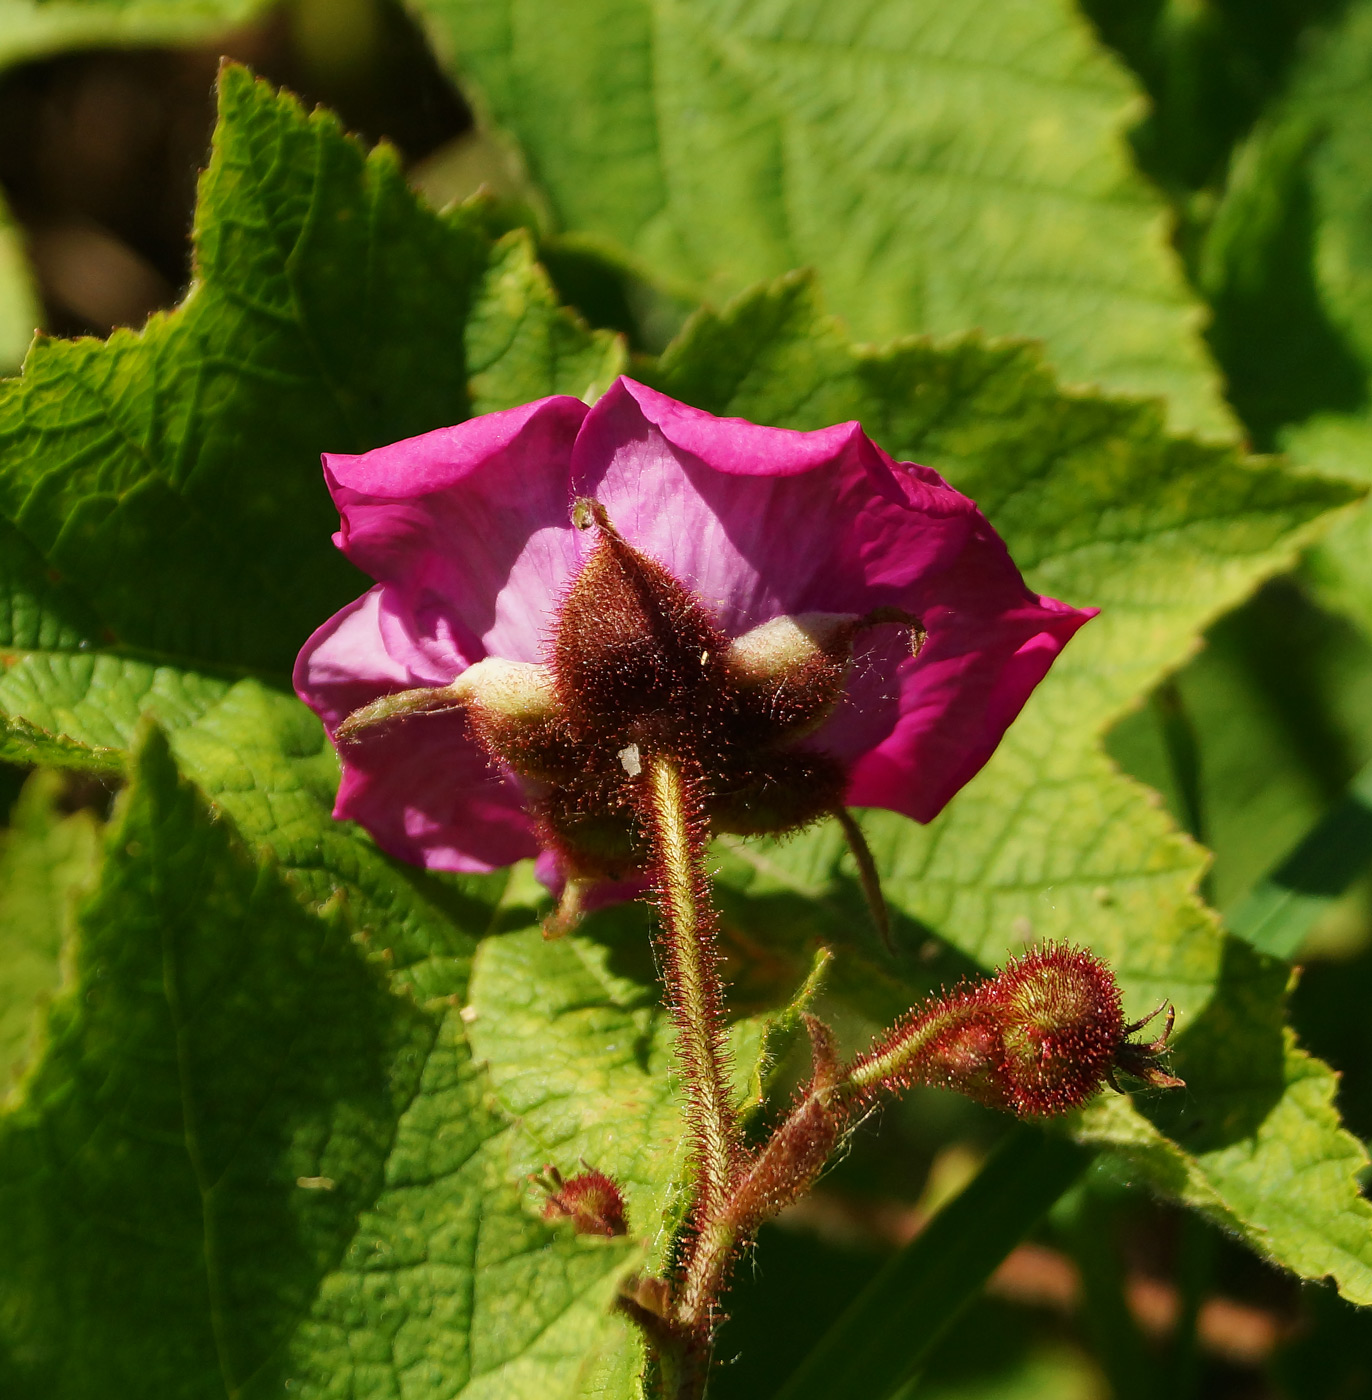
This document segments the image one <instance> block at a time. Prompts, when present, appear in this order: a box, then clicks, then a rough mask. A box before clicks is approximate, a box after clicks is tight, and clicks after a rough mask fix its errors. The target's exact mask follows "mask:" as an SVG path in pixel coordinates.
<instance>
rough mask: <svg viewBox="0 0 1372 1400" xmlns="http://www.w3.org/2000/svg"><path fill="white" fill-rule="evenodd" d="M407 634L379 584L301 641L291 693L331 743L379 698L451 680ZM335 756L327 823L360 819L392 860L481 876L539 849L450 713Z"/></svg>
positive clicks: (372, 736)
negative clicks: (339, 774) (347, 721)
mask: <svg viewBox="0 0 1372 1400" xmlns="http://www.w3.org/2000/svg"><path fill="white" fill-rule="evenodd" d="M412 631H413V627H412V622H411V621H410V620H409V619H408V618H407V617H406V616H405V610H404V606H403V601H401V600H398V599H397V598H396V596H395V592H394V590H393V589H392V588H391V587H390V586H389V585H387V584H378V585H377V586H376V587H375V588H373V589H371V590H370V591H369V592H367V593H364V594H363V595H362V597H361V598H359V599H357V601H356V602H354V603H350V604H349V605H348V606H347V607H346V608H344V609H343V610H342V611H341V612H339V613H337V614H336V615H335V616H334V617H332V618H330V619H329V621H328V622H326V623H325V624H324V625H323V626H322V627H321V628H319V629H318V631H316V632H315V633H314V635H313V636H311V637H310V639H309V641H308V642H306V643H305V646H304V648H303V649H302V651H301V653H300V656H299V658H298V659H297V661H296V664H295V675H294V681H295V688H296V693H297V694H298V695H299V696H300V698H301V699H302V700H303V701H304V702H305V703H306V704H307V705H309V706H310V708H311V709H313V710H314V711H315V713H316V714H318V715H319V716H320V718H321V719H323V721H324V726H325V728H326V729H327V730H328V732H329V734H330V736H332V734H333V732H334V730H335V729H336V728H337V727H338V725H339V723H340V722H341V721H342V720H343V719H344V718H345V717H346V716H347V715H349V714H351V713H352V711H353V710H355V709H357V708H358V707H359V706H361V705H365V704H366V703H367V702H368V701H370V700H374V699H376V697H377V696H378V695H384V694H389V693H391V692H394V691H397V690H409V689H412V688H414V687H416V686H428V685H442V684H446V683H447V681H449V680H451V679H452V676H453V675H454V674H456V671H449V670H448V669H447V668H446V667H445V668H441V669H439V670H437V671H435V669H434V668H433V666H432V664H431V663H432V657H431V655H430V654H429V652H428V651H427V650H426V649H425V648H424V647H423V646H421V645H419V644H418V643H416V642H415V641H414V639H413V636H412ZM463 669H465V663H460V662H459V663H458V664H457V671H461V670H463ZM340 759H341V761H342V765H343V778H342V782H341V784H340V786H339V790H338V800H337V802H336V804H335V806H334V816H335V817H340V818H349V819H351V820H353V821H356V822H358V823H360V824H361V825H362V826H364V827H365V828H366V829H367V830H368V831H369V832H371V834H372V836H373V837H374V838H375V840H376V843H377V845H379V846H380V847H381V848H382V850H384V851H387V852H389V853H390V854H391V855H394V856H398V857H399V858H400V859H402V860H407V861H411V862H413V863H414V864H417V865H423V866H427V867H428V868H429V869H430V870H459V871H483V870H492V869H494V868H496V867H497V866H501V865H508V864H510V863H511V862H512V861H516V860H521V859H523V858H524V857H525V856H531V855H534V854H535V853H536V851H537V849H538V847H537V843H536V842H535V840H534V837H533V825H532V823H531V821H530V820H529V817H528V815H527V814H526V812H525V811H524V799H523V794H522V793H521V791H520V789H519V787H518V785H517V784H516V783H515V782H514V781H513V779H511V778H509V777H507V776H505V775H503V774H501V773H500V772H499V771H497V770H496V769H494V768H493V767H492V766H491V764H490V762H489V761H488V760H487V758H486V756H485V754H484V753H483V752H482V751H481V750H480V749H479V748H478V747H477V746H476V744H474V743H473V742H472V739H471V737H470V735H469V734H468V732H467V725H466V720H465V718H464V717H463V716H462V715H460V714H431V715H417V716H415V717H413V718H411V719H408V720H402V721H398V722H396V723H393V724H391V725H388V726H386V727H384V728H381V729H378V730H376V731H374V732H372V733H369V734H366V735H364V736H363V737H362V738H360V739H359V740H357V741H356V742H354V743H351V744H348V745H346V746H344V747H342V748H341V749H340Z"/></svg>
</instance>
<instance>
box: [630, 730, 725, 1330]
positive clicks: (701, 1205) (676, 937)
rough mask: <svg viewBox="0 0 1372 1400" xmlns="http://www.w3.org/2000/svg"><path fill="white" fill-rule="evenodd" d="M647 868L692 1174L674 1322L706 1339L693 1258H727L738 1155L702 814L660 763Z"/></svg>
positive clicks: (651, 774)
mask: <svg viewBox="0 0 1372 1400" xmlns="http://www.w3.org/2000/svg"><path fill="white" fill-rule="evenodd" d="M643 767H644V776H645V778H646V782H647V794H648V800H647V803H646V804H645V806H646V811H645V816H646V818H647V823H648V826H649V829H650V832H651V838H652V849H653V867H654V871H655V874H656V880H657V887H658V891H657V892H658V900H659V907H660V910H661V914H662V923H663V945H664V951H665V953H666V956H665V958H664V960H663V961H664V975H665V978H666V982H667V997H668V1002H669V1004H670V1006H671V1010H672V1015H673V1018H674V1019H675V1021H676V1026H677V1058H678V1061H679V1062H680V1065H681V1071H682V1077H683V1078H684V1080H685V1084H686V1095H687V1121H688V1126H689V1129H690V1131H691V1135H692V1137H693V1139H694V1142H693V1147H694V1153H695V1159H696V1167H697V1181H696V1200H695V1208H694V1212H693V1214H694V1221H695V1225H696V1228H697V1231H698V1233H697V1235H696V1237H695V1242H694V1246H693V1248H692V1253H691V1257H690V1258H689V1259H688V1261H687V1267H686V1279H685V1286H684V1288H683V1291H682V1296H681V1299H680V1300H679V1303H678V1308H677V1313H678V1319H679V1321H680V1322H681V1323H682V1325H683V1326H684V1327H686V1328H687V1329H688V1330H690V1331H693V1332H702V1331H703V1332H705V1333H708V1330H709V1326H710V1310H711V1307H712V1305H713V1303H714V1295H713V1294H712V1293H710V1292H709V1290H708V1289H702V1287H701V1285H702V1284H704V1283H705V1281H706V1277H707V1275H709V1276H712V1275H713V1274H714V1273H716V1272H717V1271H715V1270H706V1271H704V1272H702V1271H701V1270H700V1269H699V1268H698V1267H696V1266H695V1261H696V1260H697V1259H698V1258H699V1257H700V1255H701V1254H702V1252H710V1253H714V1252H717V1251H718V1250H719V1249H720V1248H721V1247H722V1248H723V1249H724V1250H725V1251H726V1252H727V1251H728V1250H729V1249H731V1248H732V1245H733V1240H732V1236H731V1234H730V1238H728V1239H727V1240H726V1239H719V1240H716V1239H714V1236H715V1235H717V1234H720V1233H721V1231H723V1232H724V1233H730V1232H728V1229H727V1226H724V1225H723V1223H722V1221H721V1219H720V1218H721V1216H722V1215H723V1213H724V1210H725V1207H726V1205H727V1203H728V1200H729V1193H730V1190H731V1188H732V1186H733V1184H734V1183H733V1177H734V1168H735V1163H736V1161H737V1159H738V1153H739V1127H738V1117H737V1115H736V1114H735V1113H734V1110H733V1105H732V1104H731V1102H730V1096H729V1083H728V1077H727V1075H726V1074H725V1067H724V1046H723V1037H724V1032H723V1002H724V992H723V984H722V983H721V981H720V977H719V968H718V957H717V954H716V952H715V914H714V908H713V906H712V905H711V903H710V899H709V894H708V881H707V877H706V874H705V866H704V844H705V840H704V832H705V829H706V828H705V823H704V818H703V813H702V812H701V811H700V810H699V807H700V804H699V799H698V797H697V796H696V792H695V788H694V785H693V784H692V783H691V782H690V781H689V780H688V779H687V778H686V777H685V775H683V773H682V771H681V768H680V767H679V766H678V764H677V763H676V762H675V761H674V760H672V759H670V758H666V757H663V756H652V757H649V758H648V759H646V760H645V762H644V765H643Z"/></svg>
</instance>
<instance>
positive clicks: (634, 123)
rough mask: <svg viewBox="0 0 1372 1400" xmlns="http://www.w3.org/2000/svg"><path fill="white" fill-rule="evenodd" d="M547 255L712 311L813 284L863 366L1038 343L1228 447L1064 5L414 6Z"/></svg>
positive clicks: (1100, 89)
mask: <svg viewBox="0 0 1372 1400" xmlns="http://www.w3.org/2000/svg"><path fill="white" fill-rule="evenodd" d="M412 5H413V8H414V9H415V10H417V11H418V13H419V14H420V15H421V16H423V17H424V18H425V19H426V20H427V21H428V23H429V26H430V29H431V31H432V33H433V35H434V39H435V42H436V44H437V47H438V49H439V51H440V54H445V53H446V55H447V56H448V57H449V58H450V61H451V63H452V66H453V67H454V69H455V70H456V72H457V74H458V76H459V78H460V79H461V81H462V82H463V84H464V89H465V90H468V91H470V92H471V93H472V94H474V97H475V99H476V100H477V102H478V104H479V105H480V106H481V107H482V108H483V110H484V112H485V114H486V115H487V117H488V118H489V119H490V120H491V121H492V122H494V123H496V124H497V125H499V126H500V127H502V128H505V129H506V130H507V131H508V132H509V133H511V134H512V135H513V137H514V138H515V139H516V140H517V142H518V143H519V145H520V147H521V148H522V151H523V154H524V158H525V160H526V162H527V164H528V166H529V170H530V173H531V175H532V177H533V179H534V181H535V182H536V183H537V184H538V185H539V186H540V187H541V190H542V191H543V193H544V194H545V196H546V198H547V202H548V204H549V206H550V207H551V211H552V216H553V218H554V220H555V221H556V223H557V225H558V226H559V228H560V229H561V230H563V231H564V232H566V233H567V234H570V235H573V236H574V237H575V238H578V239H581V240H583V241H585V242H587V243H589V244H592V245H594V246H597V247H603V248H605V249H607V250H610V251H611V252H614V253H618V254H620V255H622V256H627V257H628V258H629V259H630V260H631V261H632V262H633V263H634V264H635V265H636V266H637V267H638V268H639V269H641V270H642V271H643V272H644V273H646V274H647V275H648V276H649V277H656V278H660V279H663V280H664V281H666V282H668V283H670V284H671V285H673V286H674V287H675V288H676V289H677V290H678V291H679V292H680V293H681V294H683V295H686V296H689V297H690V298H691V299H692V300H695V299H697V298H699V297H701V296H704V297H707V298H710V299H714V300H716V301H718V300H720V299H723V298H725V297H728V296H731V295H733V294H734V293H736V292H738V291H740V290H741V289H742V288H744V287H746V286H748V285H749V284H751V283H753V282H756V281H758V280H759V279H762V278H768V277H774V276H776V275H777V274H779V273H783V272H786V271H787V270H789V269H791V268H795V267H802V266H810V267H814V268H816V269H817V270H818V271H819V273H820V275H821V276H822V278H823V280H824V285H825V287H826V289H827V291H828V294H829V296H830V297H831V299H832V302H833V305H834V307H835V308H836V310H837V311H838V312H839V313H840V314H842V315H843V316H844V317H845V319H846V320H847V321H848V323H849V324H850V325H851V326H852V328H853V331H854V333H855V334H856V335H857V336H858V337H859V338H861V339H864V340H865V339H877V340H881V339H888V338H890V337H891V336H893V335H899V334H902V333H907V332H910V331H928V332H933V333H936V334H944V333H948V332H953V331H962V330H965V329H966V328H968V327H972V326H982V327H984V328H985V329H986V330H987V331H989V332H992V333H996V334H1016V335H1032V336H1037V337H1041V338H1042V339H1043V340H1044V342H1045V343H1046V345H1047V347H1048V353H1049V356H1050V358H1051V359H1052V361H1053V362H1054V363H1055V364H1056V365H1057V366H1058V367H1059V369H1060V370H1061V372H1062V374H1063V375H1064V376H1065V378H1066V379H1068V380H1069V381H1084V382H1087V383H1103V384H1106V385H1108V386H1110V387H1111V388H1114V389H1126V390H1130V391H1134V392H1139V391H1143V392H1147V393H1152V394H1165V395H1167V396H1168V400H1169V404H1170V405H1171V408H1170V410H1169V411H1171V412H1173V413H1174V414H1175V418H1176V421H1177V422H1178V423H1180V424H1182V425H1185V426H1188V427H1193V428H1201V429H1204V430H1206V431H1208V432H1212V433H1225V434H1227V433H1229V432H1230V431H1231V430H1232V429H1231V420H1230V418H1229V416H1228V413H1227V410H1226V409H1225V408H1224V406H1223V404H1222V402H1221V400H1220V398H1219V395H1218V392H1217V385H1216V382H1215V379H1214V376H1213V374H1212V372H1211V370H1210V368H1209V365H1208V363H1207V361H1206V357H1205V354H1204V352H1203V350H1202V348H1201V346H1200V343H1199V340H1198V337H1197V335H1196V331H1197V328H1198V325H1199V318H1198V308H1197V307H1196V305H1195V303H1194V302H1193V301H1192V299H1191V297H1190V296H1189V294H1188V293H1187V291H1186V289H1185V287H1184V285H1183V283H1182V280H1181V277H1180V275H1179V270H1178V268H1177V266H1176V264H1175V261H1174V259H1173V257H1172V255H1171V251H1170V249H1169V248H1168V247H1167V241H1166V238H1167V235H1166V222H1165V216H1164V206H1163V204H1162V202H1161V201H1160V200H1159V199H1158V197H1157V196H1156V194H1155V193H1154V192H1153V191H1152V190H1151V189H1150V188H1149V187H1148V186H1147V185H1145V184H1144V182H1143V181H1142V180H1141V179H1140V178H1139V177H1138V176H1137V175H1136V174H1135V173H1134V172H1133V169H1132V166H1131V163H1130V160H1129V158H1128V153H1127V150H1126V147H1125V144H1124V141H1123V139H1122V129H1123V127H1124V125H1125V124H1126V123H1127V122H1128V121H1129V120H1130V119H1131V118H1132V116H1133V114H1134V112H1135V110H1136V105H1137V98H1136V95H1135V91H1134V88H1133V86H1132V84H1131V82H1130V80H1129V79H1128V78H1127V77H1126V76H1125V75H1124V73H1123V72H1122V71H1121V70H1120V69H1118V68H1117V67H1116V66H1115V64H1114V63H1113V61H1112V60H1111V59H1110V57H1109V56H1108V55H1107V54H1106V53H1105V52H1104V51H1103V50H1101V49H1100V48H1099V47H1098V46H1097V45H1096V44H1095V42H1094V40H1093V38H1092V35H1091V32H1090V29H1089V27H1088V26H1087V25H1086V23H1085V22H1084V21H1083V20H1082V18H1081V17H1080V16H1079V15H1078V14H1077V12H1076V9H1075V7H1074V6H1073V5H1072V4H1070V3H1067V0H1053V2H1052V3H1047V4H1044V3H1027V2H1026V0H977V3H974V4H971V5H962V6H959V7H958V8H957V9H956V10H950V9H948V8H947V7H946V6H942V5H939V4H936V3H933V0H914V2H913V3H912V0H861V3H849V4H846V5H843V6H833V5H826V4H824V3H822V0H752V2H751V3H746V4H736V3H728V2H727V0H705V2H704V3H702V0H691V3H683V0H652V3H649V2H648V0H594V2H593V3H585V2H583V3H581V4H578V5H573V6H569V5H563V4H558V3H556V2H555V0H412Z"/></svg>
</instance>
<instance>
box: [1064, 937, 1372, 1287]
mask: <svg viewBox="0 0 1372 1400" xmlns="http://www.w3.org/2000/svg"><path fill="white" fill-rule="evenodd" d="M1290 975H1291V974H1290V969H1289V967H1288V966H1287V964H1286V963H1284V962H1282V961H1279V960H1277V959H1274V958H1267V957H1264V956H1263V955H1261V954H1259V953H1257V952H1254V951H1253V950H1251V949H1249V948H1248V947H1247V946H1246V945H1245V944H1243V943H1241V942H1239V941H1238V940H1237V939H1231V940H1229V942H1228V943H1227V944H1226V945H1225V962H1224V970H1223V976H1222V981H1221V987H1220V994H1219V995H1218V996H1217V997H1216V998H1215V1000H1214V1002H1213V1003H1212V1004H1211V1006H1210V1007H1209V1008H1207V1010H1206V1011H1205V1012H1204V1013H1203V1015H1202V1016H1201V1017H1200V1018H1199V1019H1198V1020H1197V1021H1196V1023H1195V1024H1194V1025H1193V1026H1192V1028H1191V1031H1190V1034H1189V1035H1187V1036H1186V1037H1185V1039H1184V1040H1182V1041H1181V1042H1180V1043H1179V1045H1178V1050H1177V1055H1176V1069H1177V1072H1178V1073H1179V1074H1181V1075H1182V1076H1183V1077H1184V1078H1185V1079H1186V1083H1187V1089H1186V1092H1185V1094H1184V1095H1179V1096H1170V1097H1169V1096H1161V1097H1158V1098H1157V1099H1156V1100H1154V1101H1150V1102H1146V1103H1144V1102H1140V1101H1139V1100H1138V1098H1137V1096H1136V1099H1135V1101H1134V1102H1132V1103H1131V1101H1130V1100H1129V1099H1127V1098H1123V1097H1108V1098H1101V1099H1098V1100H1097V1101H1096V1102H1095V1103H1094V1104H1092V1105H1090V1106H1089V1107H1088V1108H1086V1109H1085V1110H1083V1111H1082V1113H1081V1114H1080V1115H1079V1116H1078V1121H1077V1125H1076V1129H1075V1136H1076V1138H1077V1140H1078V1141H1080V1142H1084V1143H1089V1144H1093V1145H1096V1146H1102V1147H1108V1148H1110V1149H1111V1150H1112V1151H1113V1152H1114V1153H1115V1155H1116V1156H1117V1157H1118V1158H1119V1159H1120V1160H1121V1161H1122V1163H1123V1164H1124V1169H1125V1171H1126V1172H1127V1173H1128V1174H1129V1175H1130V1176H1131V1177H1132V1178H1133V1179H1135V1180H1137V1181H1139V1182H1140V1183H1141V1184H1143V1185H1145V1186H1148V1187H1151V1188H1152V1189H1154V1190H1158V1191H1161V1192H1163V1193H1164V1194H1166V1195H1169V1196H1172V1197H1173V1198H1175V1199H1177V1200H1181V1201H1183V1202H1185V1203H1186V1204H1187V1205H1190V1206H1193V1207H1195V1208H1196V1209H1198V1210H1200V1211H1202V1212H1203V1213H1204V1214H1206V1215H1208V1216H1209V1217H1210V1218H1211V1219H1213V1220H1215V1221H1216V1222H1217V1223H1219V1224H1221V1225H1223V1226H1224V1227H1226V1228H1227V1229H1230V1230H1234V1231H1236V1232H1237V1233H1238V1234H1239V1235H1241V1236H1242V1237H1243V1239H1244V1241H1245V1242H1246V1243H1247V1244H1248V1245H1249V1246H1250V1247H1251V1248H1252V1249H1254V1250H1255V1251H1256V1252H1257V1253H1258V1254H1259V1255H1261V1256H1262V1257H1264V1258H1266V1259H1271V1260H1273V1261H1274V1262H1276V1263H1279V1264H1281V1265H1283V1266H1284V1267H1285V1268H1288V1269H1291V1270H1293V1271H1294V1272H1295V1273H1297V1274H1299V1275H1300V1276H1301V1277H1302V1278H1307V1279H1320V1278H1324V1277H1326V1276H1327V1277H1329V1278H1332V1279H1333V1281H1334V1282H1335V1283H1336V1284H1337V1285H1338V1288H1339V1291H1340V1292H1341V1293H1342V1294H1343V1296H1344V1297H1345V1298H1347V1299H1349V1300H1350V1301H1351V1302H1354V1303H1364V1304H1368V1303H1372V1203H1369V1202H1368V1201H1367V1199H1366V1198H1365V1197H1364V1196H1363V1195H1362V1192H1361V1190H1360V1186H1359V1173H1361V1172H1362V1171H1364V1170H1365V1169H1366V1167H1367V1165H1368V1157H1367V1151H1366V1149H1365V1148H1364V1147H1363V1145H1362V1143H1360V1142H1359V1141H1358V1140H1357V1138H1355V1137H1354V1136H1353V1135H1352V1134H1351V1133H1349V1132H1348V1131H1347V1129H1345V1128H1344V1127H1343V1126H1342V1125H1341V1123H1340V1121H1339V1115H1338V1111H1337V1109H1336V1108H1335V1107H1334V1096H1335V1092H1336V1090H1337V1088H1338V1076H1337V1075H1336V1074H1335V1073H1334V1072H1333V1071H1332V1070H1330V1069H1329V1067H1328V1066H1327V1065H1325V1064H1323V1063H1321V1061H1319V1060H1317V1059H1315V1058H1314V1057H1313V1056H1311V1055H1308V1054H1306V1053H1305V1052H1304V1051H1303V1050H1301V1049H1300V1047H1299V1046H1298V1045H1297V1044H1296V1041H1295V1036H1294V1035H1293V1034H1292V1032H1291V1030H1290V1029H1289V1028H1287V1027H1286V1026H1285V1025H1284V1022H1285V994H1286V990H1287V985H1288V982H1289V980H1290Z"/></svg>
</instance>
